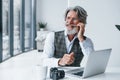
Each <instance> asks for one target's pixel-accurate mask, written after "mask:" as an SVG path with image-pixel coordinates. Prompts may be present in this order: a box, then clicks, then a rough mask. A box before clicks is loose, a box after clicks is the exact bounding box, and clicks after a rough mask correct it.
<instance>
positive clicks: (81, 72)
mask: <svg viewBox="0 0 120 80" xmlns="http://www.w3.org/2000/svg"><path fill="white" fill-rule="evenodd" d="M73 74H74V75H78V76H82V75H83V71H80V72H77V73H73Z"/></svg>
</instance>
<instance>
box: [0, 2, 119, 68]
mask: <svg viewBox="0 0 120 80" xmlns="http://www.w3.org/2000/svg"><path fill="white" fill-rule="evenodd" d="M0 1H2V26H0V28H1V29H2V33H1V32H0V40H1V42H0V48H1V50H0V61H1V62H3V61H4V60H7V59H9V58H11V57H13V56H15V55H18V54H22V53H23V52H26V51H32V50H34V49H36V41H35V39H36V37H37V31H39V30H38V29H39V26H38V22H41V21H42V22H47V26H46V30H47V31H59V30H63V29H64V27H65V26H64V23H65V22H64V13H65V10H66V8H67V7H72V6H76V5H79V6H82V7H83V8H84V9H85V10H86V11H87V13H88V19H87V24H86V32H85V35H86V36H88V37H89V38H91V39H92V41H93V43H94V48H95V50H101V49H107V48H112V53H111V57H110V60H109V64H108V66H117V67H120V62H119V61H120V58H119V56H120V50H119V48H120V43H119V41H120V37H119V36H120V31H119V30H117V28H116V27H115V25H116V24H120V15H119V14H120V7H119V3H120V1H119V0H99V1H98V0H0ZM11 5H12V6H11ZM0 14H1V13H0ZM0 18H1V17H0Z"/></svg>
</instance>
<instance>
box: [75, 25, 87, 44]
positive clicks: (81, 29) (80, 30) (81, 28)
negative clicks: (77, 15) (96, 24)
mask: <svg viewBox="0 0 120 80" xmlns="http://www.w3.org/2000/svg"><path fill="white" fill-rule="evenodd" d="M77 28H78V39H79V41H80V42H82V41H84V32H85V24H83V23H78V24H77Z"/></svg>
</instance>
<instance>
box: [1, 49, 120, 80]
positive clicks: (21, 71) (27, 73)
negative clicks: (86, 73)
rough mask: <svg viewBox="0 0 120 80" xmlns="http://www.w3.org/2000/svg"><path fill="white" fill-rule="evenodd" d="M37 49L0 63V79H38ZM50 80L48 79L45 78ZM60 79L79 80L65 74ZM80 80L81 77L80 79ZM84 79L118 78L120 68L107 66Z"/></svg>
mask: <svg viewBox="0 0 120 80" xmlns="http://www.w3.org/2000/svg"><path fill="white" fill-rule="evenodd" d="M40 54H41V53H38V52H37V50H34V51H31V52H27V53H23V54H21V55H18V56H16V57H13V58H11V59H9V60H7V61H5V62H3V63H1V64H0V80H40V79H39V78H38V77H39V76H36V70H35V67H36V65H37V64H39V63H40ZM47 80H50V79H47ZM62 80H80V79H79V78H75V77H70V76H66V77H65V78H64V79H62ZM81 80H82V79H81ZM85 80H120V68H118V67H112V68H110V67H107V69H106V72H105V73H104V74H100V75H96V76H93V77H89V78H86V79H85Z"/></svg>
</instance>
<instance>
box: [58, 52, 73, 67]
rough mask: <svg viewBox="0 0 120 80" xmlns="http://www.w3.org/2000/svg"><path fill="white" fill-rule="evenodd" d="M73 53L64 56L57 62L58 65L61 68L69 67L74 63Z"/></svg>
mask: <svg viewBox="0 0 120 80" xmlns="http://www.w3.org/2000/svg"><path fill="white" fill-rule="evenodd" d="M74 60H75V58H74V53H73V52H72V53H70V54H64V56H63V57H62V58H61V59H60V60H59V62H58V64H59V65H61V66H65V65H70V64H72V63H73V62H74Z"/></svg>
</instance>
